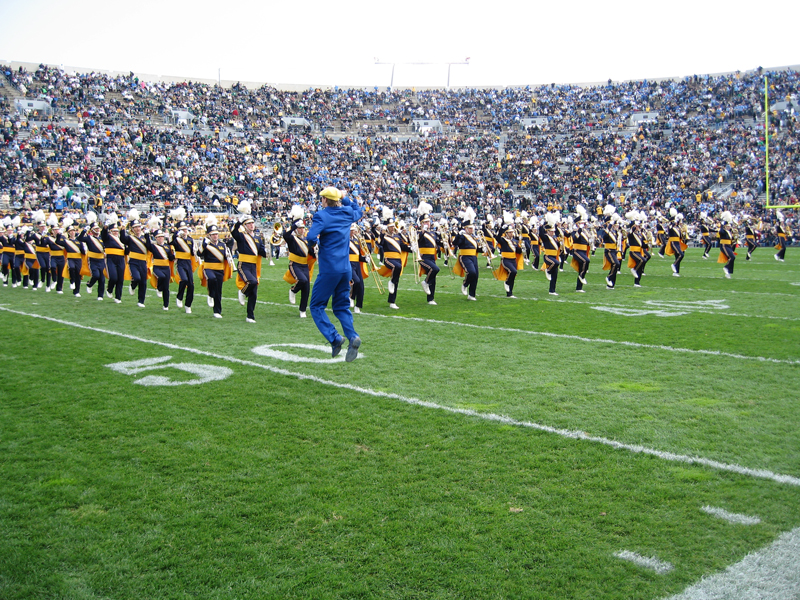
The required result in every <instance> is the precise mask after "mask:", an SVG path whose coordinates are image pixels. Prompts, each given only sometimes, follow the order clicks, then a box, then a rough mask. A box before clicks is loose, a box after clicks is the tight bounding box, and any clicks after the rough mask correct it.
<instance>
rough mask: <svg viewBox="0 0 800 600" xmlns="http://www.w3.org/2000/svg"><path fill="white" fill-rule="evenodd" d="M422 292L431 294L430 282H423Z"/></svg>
mask: <svg viewBox="0 0 800 600" xmlns="http://www.w3.org/2000/svg"><path fill="white" fill-rule="evenodd" d="M422 290H423V291H424V292H425V293H426V294H430V293H431V286H430V285H428V282H427V281H423V282H422Z"/></svg>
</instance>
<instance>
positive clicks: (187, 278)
mask: <svg viewBox="0 0 800 600" xmlns="http://www.w3.org/2000/svg"><path fill="white" fill-rule="evenodd" d="M172 251H173V252H174V253H175V267H176V269H175V271H176V275H177V279H178V295H177V297H176V298H175V303H176V304H177V305H178V308H182V307H185V311H186V314H187V315H190V314H192V302H194V272H195V271H196V270H197V266H198V262H197V258H196V257H195V255H194V240H193V239H192V238H191V237H189V226H188V225H187V224H186V223H185V222H183V221H180V222H178V229H177V230H176V231H175V233H174V234H173V235H172ZM184 296H185V297H184Z"/></svg>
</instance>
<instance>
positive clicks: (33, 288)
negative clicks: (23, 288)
mask: <svg viewBox="0 0 800 600" xmlns="http://www.w3.org/2000/svg"><path fill="white" fill-rule="evenodd" d="M31 289H32V290H33V291H34V292H35V291H36V290H38V289H39V286H37V285H34V286H31Z"/></svg>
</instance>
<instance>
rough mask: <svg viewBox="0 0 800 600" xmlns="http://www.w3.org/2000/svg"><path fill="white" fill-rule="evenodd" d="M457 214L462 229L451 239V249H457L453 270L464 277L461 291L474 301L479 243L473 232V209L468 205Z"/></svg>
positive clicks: (476, 286)
mask: <svg viewBox="0 0 800 600" xmlns="http://www.w3.org/2000/svg"><path fill="white" fill-rule="evenodd" d="M459 216H461V217H462V220H461V224H462V226H463V227H464V229H463V230H462V231H460V232H459V233H458V234H457V235H456V237H455V239H454V240H453V249H454V250H457V251H458V261H457V262H456V265H455V267H453V272H454V273H455V274H456V276H458V277H464V282H463V283H462V284H461V293H462V294H464V295H465V296H466V297H467V300H473V301H474V300H475V293H476V292H477V290H478V277H479V275H478V250H479V248H480V246H481V243H480V241H479V240H478V237H477V236H476V234H475V211H474V210H472V208H469V207H468V208H467V209H466V210H465V211H464V212H463V213H462V214H461V215H459Z"/></svg>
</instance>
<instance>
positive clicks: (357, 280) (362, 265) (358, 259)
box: [349, 223, 369, 314]
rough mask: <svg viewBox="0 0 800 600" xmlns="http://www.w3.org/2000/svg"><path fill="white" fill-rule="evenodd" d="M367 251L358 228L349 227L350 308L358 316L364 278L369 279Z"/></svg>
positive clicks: (362, 301) (362, 302)
mask: <svg viewBox="0 0 800 600" xmlns="http://www.w3.org/2000/svg"><path fill="white" fill-rule="evenodd" d="M367 252H369V249H368V247H367V245H366V243H362V239H361V237H360V235H359V227H358V225H357V224H356V223H353V224H352V225H351V226H350V255H349V257H350V269H351V271H352V275H351V277H350V308H352V309H353V312H355V313H356V314H359V313H360V312H361V309H362V308H364V278H365V277H369V273H368V269H367V256H366V253H367Z"/></svg>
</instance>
